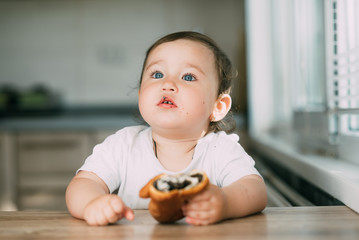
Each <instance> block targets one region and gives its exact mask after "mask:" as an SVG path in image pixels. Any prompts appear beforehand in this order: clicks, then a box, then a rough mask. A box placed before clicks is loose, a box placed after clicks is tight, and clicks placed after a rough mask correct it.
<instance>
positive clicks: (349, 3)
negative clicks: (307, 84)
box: [327, 0, 359, 137]
mask: <svg viewBox="0 0 359 240" xmlns="http://www.w3.org/2000/svg"><path fill="white" fill-rule="evenodd" d="M358 13H359V1H357V0H331V1H329V4H328V5H327V19H328V21H327V22H328V28H327V31H328V35H327V41H328V42H329V44H328V49H327V54H328V58H327V61H328V62H327V66H328V67H327V69H328V72H327V75H328V78H327V79H328V105H329V108H330V109H331V110H334V111H335V112H336V113H337V114H338V117H339V121H338V125H339V126H338V131H339V135H344V136H358V137H359V14H358Z"/></svg>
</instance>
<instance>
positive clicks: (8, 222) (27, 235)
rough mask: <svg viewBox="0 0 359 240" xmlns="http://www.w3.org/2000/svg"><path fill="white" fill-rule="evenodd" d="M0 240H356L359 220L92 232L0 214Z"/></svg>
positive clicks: (283, 211)
mask: <svg viewBox="0 0 359 240" xmlns="http://www.w3.org/2000/svg"><path fill="white" fill-rule="evenodd" d="M0 239H7V240H11V239H22V240H23V239H63V240H66V239H87V240H90V239H208V240H210V239H246V240H247V239H275V240H280V239H325V240H330V239H333V240H334V239H335V240H338V239H340V240H348V239H353V240H354V239H356V240H357V239H359V215H358V214H357V213H355V212H353V211H352V210H350V209H349V208H347V207H345V206H329V207H289V208H266V209H265V210H264V211H263V212H262V213H259V214H255V215H252V216H248V217H244V218H238V219H233V220H226V221H223V222H221V223H218V224H214V225H210V226H202V227H195V226H191V225H187V224H186V223H185V222H184V221H183V220H181V221H179V222H177V223H175V224H168V225H162V224H158V223H157V222H156V221H155V220H154V219H153V218H152V217H151V215H150V214H149V212H148V211H147V210H136V211H135V220H134V221H132V222H129V221H127V220H121V221H119V222H118V223H117V224H114V225H109V226H104V227H91V226H88V225H87V224H86V223H85V222H84V221H82V220H78V219H75V218H73V217H71V216H70V215H69V214H68V213H67V212H16V211H15V212H0Z"/></svg>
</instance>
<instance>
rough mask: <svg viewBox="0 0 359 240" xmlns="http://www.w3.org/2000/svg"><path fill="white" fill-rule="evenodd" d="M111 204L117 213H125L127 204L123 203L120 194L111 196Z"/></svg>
mask: <svg viewBox="0 0 359 240" xmlns="http://www.w3.org/2000/svg"><path fill="white" fill-rule="evenodd" d="M110 205H111V207H112V209H113V210H114V211H115V213H117V214H119V213H123V211H124V205H125V204H124V203H123V201H122V199H121V198H120V197H118V196H113V197H111V199H110Z"/></svg>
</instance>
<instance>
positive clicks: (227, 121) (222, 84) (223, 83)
mask: <svg viewBox="0 0 359 240" xmlns="http://www.w3.org/2000/svg"><path fill="white" fill-rule="evenodd" d="M180 39H186V40H191V41H195V42H199V43H202V44H204V45H205V46H206V47H208V49H210V50H211V51H212V53H213V55H214V59H215V65H216V68H217V72H218V81H219V87H218V93H217V97H219V96H220V95H221V94H225V93H227V94H229V93H230V92H231V85H232V79H233V78H234V76H233V72H232V63H231V61H230V60H229V58H228V57H227V55H226V54H225V53H224V52H223V51H222V50H221V49H220V48H219V47H218V45H217V44H216V43H215V42H214V41H213V40H212V39H211V38H209V37H208V36H206V35H204V34H201V33H198V32H191V31H184V32H175V33H171V34H169V35H166V36H164V37H162V38H160V39H159V40H157V41H156V42H155V43H154V44H152V46H151V47H150V48H149V49H148V50H147V52H146V56H145V60H144V62H143V66H142V72H141V80H140V83H141V82H142V77H143V72H144V68H145V66H146V63H147V59H148V56H149V55H150V53H151V52H152V50H154V49H155V48H156V47H158V46H159V45H161V44H163V43H167V42H173V41H176V40H180ZM208 130H209V131H213V132H218V131H225V132H227V133H230V132H233V131H234V130H235V121H234V119H233V116H232V113H231V112H229V113H228V114H227V116H226V117H225V118H224V119H223V120H221V121H218V122H211V123H210V125H209V129H208Z"/></svg>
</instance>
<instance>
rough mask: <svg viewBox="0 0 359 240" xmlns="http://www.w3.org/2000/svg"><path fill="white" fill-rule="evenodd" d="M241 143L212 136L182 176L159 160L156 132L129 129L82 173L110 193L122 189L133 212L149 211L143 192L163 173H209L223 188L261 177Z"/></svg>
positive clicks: (97, 151)
mask: <svg viewBox="0 0 359 240" xmlns="http://www.w3.org/2000/svg"><path fill="white" fill-rule="evenodd" d="M238 140H239V137H238V135H236V134H230V135H227V134H226V133H225V132H218V133H209V134H207V135H206V136H204V137H203V138H201V139H200V140H199V141H198V143H197V145H196V147H195V150H194V155H193V159H192V161H191V163H190V164H189V165H188V166H187V168H186V169H183V170H182V171H180V172H170V171H168V170H166V169H165V168H164V167H163V166H162V165H161V163H160V162H159V161H158V159H157V158H156V156H155V153H154V151H153V141H152V129H151V128H150V127H147V126H134V127H126V128H124V129H121V130H119V131H118V132H116V133H115V134H113V135H110V136H109V137H107V138H106V139H105V141H104V142H103V143H101V144H98V145H96V146H95V147H94V149H93V153H92V154H91V155H90V156H89V157H88V158H87V159H86V161H85V163H84V165H83V166H82V167H81V168H80V169H79V170H78V171H81V170H84V171H90V172H93V173H95V174H96V175H97V176H98V177H100V178H101V179H102V180H103V181H104V182H105V183H106V184H107V186H108V188H109V190H110V192H113V191H115V190H116V189H117V188H119V190H118V195H119V196H120V197H121V198H122V199H123V201H124V202H125V204H126V205H127V206H129V207H130V208H132V209H147V208H148V202H149V199H141V198H140V197H139V191H140V190H141V188H142V187H143V186H144V185H145V184H146V183H147V182H148V181H149V180H150V179H151V178H153V177H154V176H156V175H158V174H160V173H167V174H176V173H187V172H190V171H192V170H194V169H196V170H201V171H205V172H206V174H207V175H208V177H209V179H210V182H211V183H212V184H215V185H217V186H219V187H223V186H227V185H229V184H231V183H233V182H235V181H236V180H238V179H240V178H242V177H244V176H247V175H251V174H257V175H259V173H258V171H257V170H256V169H255V167H254V161H253V159H252V158H251V157H250V156H249V155H248V154H247V153H246V152H245V151H244V149H243V148H242V147H241V145H240V144H239V143H238Z"/></svg>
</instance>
